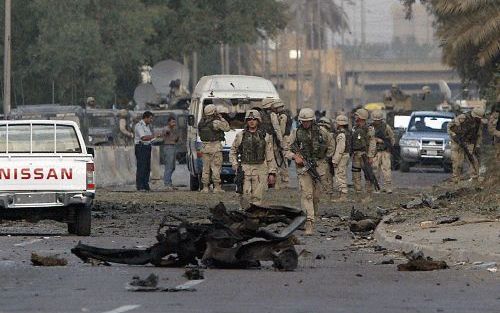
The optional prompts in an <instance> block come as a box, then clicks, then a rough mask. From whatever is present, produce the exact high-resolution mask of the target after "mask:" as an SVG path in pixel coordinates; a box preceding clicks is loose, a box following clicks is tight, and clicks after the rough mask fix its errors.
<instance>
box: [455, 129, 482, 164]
mask: <svg viewBox="0 0 500 313" xmlns="http://www.w3.org/2000/svg"><path fill="white" fill-rule="evenodd" d="M452 139H453V141H455V142H456V143H457V144H458V146H459V147H460V148H461V149H462V150H463V151H464V153H465V156H467V159H468V160H469V163H470V164H471V165H472V167H473V168H474V170H475V171H477V168H476V163H475V162H474V156H473V155H472V153H470V151H469V149H468V148H467V145H466V144H465V142H464V141H463V140H462V138H460V137H459V136H454V137H452Z"/></svg>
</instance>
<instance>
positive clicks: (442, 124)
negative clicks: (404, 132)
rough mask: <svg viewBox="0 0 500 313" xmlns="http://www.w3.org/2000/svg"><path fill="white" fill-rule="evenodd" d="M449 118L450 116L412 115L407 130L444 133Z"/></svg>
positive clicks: (449, 120)
mask: <svg viewBox="0 0 500 313" xmlns="http://www.w3.org/2000/svg"><path fill="white" fill-rule="evenodd" d="M451 120H452V118H451V117H437V116H414V117H412V119H411V120H410V124H409V126H408V131H411V132H441V133H445V132H446V131H447V129H448V123H449V122H451Z"/></svg>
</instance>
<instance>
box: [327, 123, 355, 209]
mask: <svg viewBox="0 0 500 313" xmlns="http://www.w3.org/2000/svg"><path fill="white" fill-rule="evenodd" d="M335 122H336V124H337V132H336V133H335V153H334V155H333V158H332V163H333V167H334V168H335V179H336V180H337V186H338V187H339V189H340V197H339V198H338V199H337V200H336V201H346V200H347V165H348V163H349V158H350V156H349V150H350V148H351V136H350V133H349V128H348V127H349V126H348V125H349V120H348V119H347V116H345V115H338V116H337V118H336V119H335Z"/></svg>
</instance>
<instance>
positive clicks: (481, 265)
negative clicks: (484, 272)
mask: <svg viewBox="0 0 500 313" xmlns="http://www.w3.org/2000/svg"><path fill="white" fill-rule="evenodd" d="M472 265H473V266H474V268H476V269H483V268H485V269H488V268H493V267H496V266H497V262H486V263H485V262H481V261H479V262H474V263H472Z"/></svg>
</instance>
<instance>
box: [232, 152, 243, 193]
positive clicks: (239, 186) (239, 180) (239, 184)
mask: <svg viewBox="0 0 500 313" xmlns="http://www.w3.org/2000/svg"><path fill="white" fill-rule="evenodd" d="M244 181H245V172H244V171H243V167H242V166H241V153H240V151H239V152H238V168H237V169H236V176H235V177H234V183H235V185H236V193H239V194H243V183H244Z"/></svg>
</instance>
